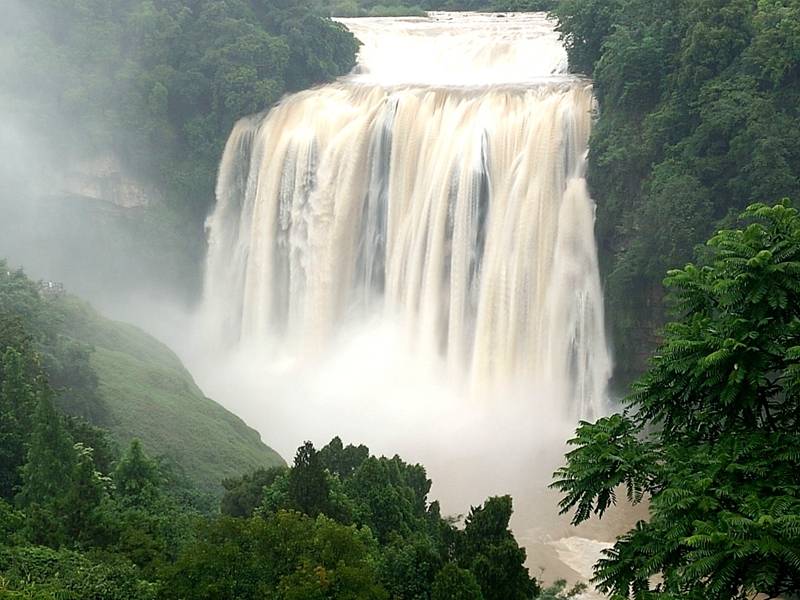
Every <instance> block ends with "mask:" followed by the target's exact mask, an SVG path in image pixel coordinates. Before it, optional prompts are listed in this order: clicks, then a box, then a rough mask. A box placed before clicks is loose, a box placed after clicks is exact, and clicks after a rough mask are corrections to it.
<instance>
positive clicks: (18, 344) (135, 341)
mask: <svg viewBox="0 0 800 600" xmlns="http://www.w3.org/2000/svg"><path fill="white" fill-rule="evenodd" d="M9 346H12V347H13V348H14V352H16V353H22V354H23V356H22V358H20V359H18V360H22V361H23V362H24V365H22V364H20V365H18V366H16V367H14V369H15V370H16V371H15V372H17V371H18V372H19V373H22V374H23V375H24V376H25V377H26V379H25V380H24V381H26V382H29V383H25V385H28V386H31V385H32V386H33V387H32V388H30V389H28V391H26V392H24V393H23V392H22V391H21V390H17V391H15V392H14V394H13V397H14V398H15V400H14V402H17V403H20V404H19V406H18V407H17V408H14V409H13V410H12V409H11V408H5V407H9V406H11V405H10V404H8V402H7V401H6V400H4V398H5V397H6V396H3V391H2V387H0V432H2V427H3V419H6V418H7V419H11V420H14V421H15V420H19V419H22V421H21V423H23V424H24V423H25V422H27V421H26V419H29V417H26V416H25V415H26V414H27V413H28V409H24V410H23V407H25V406H28V407H29V408H30V411H32V410H33V404H31V402H32V400H31V399H30V398H28V400H24V399H25V398H26V397H28V396H30V395H31V394H33V395H36V393H37V392H36V389H38V388H37V387H36V386H37V385H40V384H36V383H35V382H36V381H37V380H36V378H33V379H31V377H29V375H30V374H32V373H34V372H39V373H40V374H41V376H42V377H45V376H46V378H47V380H48V381H52V378H53V376H54V374H55V378H56V381H58V382H60V386H61V387H60V388H59V389H57V390H56V393H55V395H54V400H55V404H56V405H57V407H58V408H59V409H61V410H63V411H66V412H67V413H68V414H70V415H73V416H85V417H86V418H87V419H88V420H89V421H90V423H91V424H88V423H86V422H85V421H84V420H82V419H80V420H74V419H72V420H69V421H68V422H67V429H68V430H69V432H70V433H71V435H72V437H73V438H74V441H76V442H81V443H83V444H84V445H85V446H87V447H91V448H93V450H94V461H95V464H96V465H97V466H98V468H99V469H100V470H101V471H102V472H104V473H109V472H110V470H111V462H112V461H114V460H115V459H116V458H117V450H116V448H115V444H116V443H118V444H121V445H124V446H127V445H128V444H130V442H131V441H132V440H133V439H134V438H136V439H140V440H141V441H142V443H143V445H144V446H145V447H146V448H149V449H150V451H151V452H153V453H154V454H157V455H160V456H163V457H165V458H166V460H167V461H168V462H170V463H172V464H173V466H175V467H177V468H178V469H181V470H182V471H183V473H184V474H185V477H184V478H185V479H188V480H189V481H190V483H189V484H188V487H190V488H191V489H193V490H195V491H202V492H204V493H212V494H214V495H217V496H218V495H219V494H220V493H221V491H222V490H221V486H220V480H221V479H223V478H224V477H229V476H232V475H236V474H238V473H240V472H242V471H244V470H247V469H248V468H254V467H256V466H260V465H265V466H277V465H283V464H284V463H283V460H282V459H281V458H280V457H279V456H278V455H277V454H276V453H275V452H274V451H273V450H272V449H270V448H268V447H267V446H265V445H264V444H263V442H262V441H261V438H260V436H259V435H258V433H257V432H255V431H254V430H252V429H250V428H248V427H247V426H246V425H245V424H244V423H243V422H242V421H241V419H239V418H238V417H236V416H235V415H233V414H231V413H230V412H228V411H226V410H225V409H223V408H222V407H221V406H219V405H218V404H216V403H214V402H213V401H212V400H210V399H208V398H206V397H205V395H204V394H203V393H202V391H201V390H200V389H199V388H198V387H197V385H196V384H195V382H194V380H193V379H192V377H191V375H190V374H189V373H188V372H187V371H186V369H185V367H184V366H183V364H181V362H180V360H179V359H178V357H177V356H175V354H174V353H173V352H172V351H170V350H169V349H168V348H167V347H166V346H164V345H163V344H161V343H160V342H158V341H156V340H155V339H153V338H152V337H150V336H149V335H147V334H145V333H144V332H142V331H141V330H139V329H137V328H136V327H133V326H131V325H126V324H123V323H117V322H114V321H110V320H108V319H105V318H103V317H102V316H100V315H99V314H98V313H97V312H95V311H94V310H93V309H92V308H91V307H90V306H89V305H87V304H85V303H83V302H81V301H79V300H77V299H76V298H73V297H71V296H68V295H55V296H54V295H49V294H44V293H40V290H39V286H38V285H37V284H36V283H34V282H32V281H31V280H29V279H28V278H27V277H26V276H25V274H24V273H23V272H22V271H12V270H10V269H9V268H8V267H7V265H6V263H5V262H4V261H2V260H0V348H3V349H5V348H7V347H9ZM76 347H79V348H82V349H83V350H85V352H84V351H81V352H74V351H73V350H74V348H76ZM4 353H5V350H2V351H0V361H2V360H5V359H2V356H4ZM9 356H10V355H9ZM9 360H10V358H9ZM15 360H17V359H15ZM9 368H10V367H9ZM3 369H4V367H3V366H2V364H0V386H2V385H5V386H6V387H7V388H8V386H12V385H17V384H14V383H13V381H18V380H19V377H17V379H16V380H15V379H8V380H7V381H6V377H5V375H3V372H4V371H3ZM37 369H38V371H37ZM71 370H75V371H78V372H89V373H91V376H87V377H81V378H77V377H74V378H66V377H64V376H63V373H64V372H69V371H71ZM4 381H5V382H6V383H3V382H4ZM9 389H10V388H9ZM26 394H27V396H26ZM86 398H89V399H90V401H87V402H84V401H83V400H82V399H86ZM15 406H16V405H15ZM92 425H94V426H101V427H105V428H106V431H107V432H109V433H110V434H111V436H110V438H109V436H107V435H105V434H104V433H102V432H100V431H98V430H97V429H96V427H95V428H92ZM19 431H20V432H22V433H20V434H19V435H21V436H22V437H21V438H19V439H17V440H16V441H14V442H13V443H12V441H13V440H11V438H9V439H8V443H9V444H10V445H9V446H8V448H9V449H8V450H7V451H8V452H12V453H13V452H16V453H17V458H16V459H13V460H9V461H8V462H6V461H3V462H2V463H0V465H2V466H0V480H2V481H6V480H7V481H8V483H4V484H3V486H4V487H3V488H0V490H2V489H7V490H11V489H12V488H13V486H14V485H19V483H20V482H19V479H18V476H17V475H15V473H16V471H14V468H12V465H14V464H16V465H17V466H21V465H22V462H23V460H22V458H21V457H22V456H23V455H24V451H23V450H22V448H23V445H24V444H26V443H27V440H26V438H25V435H27V434H26V433H25V432H29V431H30V427H22V428H21V429H19ZM5 448H6V446H5V445H0V452H4V451H6V450H5ZM20 452H22V453H23V454H20ZM7 466H8V468H9V469H10V471H8V472H6V471H5V469H6V467H7ZM6 473H8V474H7V475H6ZM165 475H166V474H165ZM15 477H16V479H15ZM184 487H186V486H184ZM0 493H2V495H4V497H6V498H10V497H11V495H9V494H10V493H11V492H10V491H3V492H0Z"/></svg>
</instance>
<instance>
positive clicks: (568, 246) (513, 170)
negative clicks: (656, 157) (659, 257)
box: [205, 13, 610, 417]
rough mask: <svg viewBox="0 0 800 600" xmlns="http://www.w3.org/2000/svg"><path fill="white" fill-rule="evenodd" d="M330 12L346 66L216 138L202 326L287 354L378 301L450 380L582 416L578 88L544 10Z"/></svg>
mask: <svg viewBox="0 0 800 600" xmlns="http://www.w3.org/2000/svg"><path fill="white" fill-rule="evenodd" d="M343 22H344V23H345V24H346V25H347V26H348V27H350V28H352V30H353V31H354V32H355V33H356V34H357V35H358V37H359V38H360V39H361V40H362V41H363V42H364V46H363V47H362V49H361V53H360V56H359V60H360V63H359V68H358V69H357V73H356V74H354V75H353V76H351V77H349V78H346V79H344V80H342V81H340V82H337V83H335V84H332V85H328V86H325V87H322V88H318V89H314V90H310V91H307V92H303V93H300V94H296V95H294V96H291V97H289V98H286V99H285V100H284V101H283V102H281V103H280V104H279V105H278V106H276V107H275V108H273V109H272V110H270V111H269V112H268V113H267V114H266V115H261V116H255V117H250V118H247V119H243V120H242V121H240V122H239V123H238V124H237V125H236V127H235V128H234V131H233V132H232V134H231V136H230V139H229V141H228V144H227V147H226V149H225V153H224V156H223V159H222V163H221V166H220V174H219V180H218V186H217V200H218V201H217V206H216V210H215V211H214V213H213V214H212V215H211V217H210V218H209V222H208V229H209V242H210V248H209V255H208V267H207V277H206V289H205V308H206V314H207V316H208V318H209V320H210V322H211V323H212V329H213V330H214V331H215V335H216V336H218V339H221V340H225V342H226V343H227V344H228V345H231V346H236V345H239V344H242V343H247V344H248V346H249V347H260V348H263V347H265V346H267V347H269V348H272V349H273V350H274V351H275V352H276V353H279V354H281V355H283V356H288V357H293V358H294V359H298V360H305V359H306V358H308V357H309V356H310V355H312V354H318V353H320V352H322V353H325V352H328V351H331V348H332V346H331V344H332V343H333V341H334V340H335V339H336V335H337V334H339V333H341V331H342V329H343V327H344V325H345V324H346V325H347V326H353V325H355V326H358V325H359V323H363V322H364V320H365V319H367V318H370V319H371V318H374V315H375V314H376V313H377V314H379V315H383V316H384V317H385V319H386V320H387V321H390V322H393V323H400V327H401V328H402V329H403V330H404V331H405V332H406V333H407V335H406V337H405V339H404V340H403V341H402V342H399V343H402V344H406V346H407V349H408V351H409V352H412V353H429V354H437V353H438V354H440V355H441V356H442V357H444V359H445V362H446V369H447V372H448V373H449V374H450V376H451V382H456V383H458V385H459V391H460V392H461V393H463V394H465V395H466V394H468V395H470V396H471V397H473V398H479V399H484V398H486V397H488V396H489V395H493V396H495V399H494V400H493V402H498V401H500V400H498V399H497V398H496V396H497V395H499V394H507V393H510V390H512V389H513V390H519V389H522V388H525V387H528V388H530V389H531V390H534V391H535V393H531V395H530V397H531V401H535V398H536V397H539V398H540V400H539V401H542V400H541V397H542V396H543V395H546V396H548V397H549V399H550V400H551V401H552V400H553V399H556V404H557V405H558V406H559V407H560V408H561V410H563V412H564V414H565V415H568V416H575V417H578V416H579V417H592V416H594V415H597V414H599V413H600V412H602V410H603V403H604V400H605V386H606V383H607V380H608V376H609V372H610V360H609V356H608V352H607V346H606V340H605V336H604V324H603V308H602V293H601V289H600V283H599V277H598V269H597V259H596V249H595V240H594V236H593V222H594V206H593V203H592V201H591V199H590V198H589V196H588V194H587V189H586V184H585V181H584V178H583V177H584V169H585V154H586V144H587V139H588V135H589V129H590V125H591V111H592V104H593V98H592V93H591V88H590V87H589V86H588V85H587V84H586V83H585V82H583V81H580V80H576V79H573V78H571V77H569V76H567V75H565V74H564V73H563V65H564V62H565V61H564V51H563V49H562V48H561V46H560V45H559V44H558V40H557V38H556V37H555V34H554V33H553V31H552V25H551V24H550V23H549V22H548V21H547V20H546V19H544V17H543V16H541V15H515V16H510V17H506V18H498V17H494V16H491V15H490V16H485V15H466V16H464V15H459V16H454V15H450V14H446V13H440V14H438V15H436V16H435V18H433V19H355V20H343ZM412 82H414V83H413V84H412ZM454 86H457V87H454Z"/></svg>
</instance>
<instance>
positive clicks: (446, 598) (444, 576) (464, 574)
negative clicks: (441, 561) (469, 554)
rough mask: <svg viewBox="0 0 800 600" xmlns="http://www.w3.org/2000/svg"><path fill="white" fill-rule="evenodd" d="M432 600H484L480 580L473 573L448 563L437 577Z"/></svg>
mask: <svg viewBox="0 0 800 600" xmlns="http://www.w3.org/2000/svg"><path fill="white" fill-rule="evenodd" d="M431 600H483V596H482V595H481V588H480V586H479V585H478V580H477V579H475V575H473V574H472V572H471V571H467V570H466V569H461V568H459V567H458V565H456V564H455V563H447V564H446V565H445V566H444V568H443V569H442V570H441V571H439V573H438V575H436V580H435V581H434V582H433V588H432V591H431Z"/></svg>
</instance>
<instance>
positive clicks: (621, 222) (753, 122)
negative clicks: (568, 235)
mask: <svg viewBox="0 0 800 600" xmlns="http://www.w3.org/2000/svg"><path fill="white" fill-rule="evenodd" d="M554 13H555V15H556V16H557V18H558V22H559V24H558V29H559V31H560V32H561V34H562V36H563V38H564V41H565V43H566V45H567V50H568V53H569V60H570V65H571V67H572V69H573V70H575V71H577V72H580V73H585V74H587V75H590V76H591V77H592V78H593V80H594V85H595V93H596V95H597V99H598V101H599V105H600V110H599V119H598V122H597V124H596V127H595V129H594V132H593V135H592V140H591V144H590V146H591V148H590V157H589V158H590V166H589V183H590V187H591V191H592V194H593V196H594V198H595V199H596V201H597V204H598V239H599V243H600V253H601V265H602V269H603V272H604V277H605V290H606V295H607V301H606V304H607V307H608V315H609V323H611V327H612V329H613V332H612V333H613V336H612V337H613V341H614V345H615V348H616V350H617V354H618V360H617V363H618V372H619V373H620V375H621V377H622V379H623V380H629V379H630V378H631V377H632V376H635V375H636V374H637V373H640V372H641V371H642V369H643V368H644V362H645V360H644V359H645V358H646V356H647V355H648V354H649V352H650V351H651V350H652V349H653V348H654V347H655V344H656V343H657V337H656V332H657V331H658V328H659V327H660V325H661V324H662V323H663V318H664V311H663V308H664V304H663V288H662V286H661V281H660V279H661V273H663V272H665V271H666V270H667V269H668V268H670V267H671V266H672V265H676V264H683V263H685V262H686V261H688V260H689V259H690V258H691V256H692V252H693V247H694V246H695V245H697V244H701V243H702V242H703V240H705V239H707V238H708V237H709V236H710V235H711V234H712V233H713V232H714V231H715V230H716V229H718V228H720V227H722V226H725V225H726V223H730V222H731V221H732V219H733V217H734V216H735V215H736V214H737V213H738V212H739V211H740V210H742V209H743V208H744V207H745V206H747V205H748V204H750V203H752V202H758V201H764V200H769V199H775V198H782V197H792V198H796V197H798V195H799V194H800V175H799V174H800V146H798V144H797V143H796V142H797V139H798V138H800V112H798V111H799V110H800V108H799V107H800V51H798V49H799V48H800V26H799V25H798V23H800V3H798V2H797V1H796V0H760V1H758V2H754V1H751V0H693V1H691V2H686V1H683V0H668V1H664V2H652V1H651V0H562V1H561V2H559V3H558V5H557V6H556V8H555V9H554Z"/></svg>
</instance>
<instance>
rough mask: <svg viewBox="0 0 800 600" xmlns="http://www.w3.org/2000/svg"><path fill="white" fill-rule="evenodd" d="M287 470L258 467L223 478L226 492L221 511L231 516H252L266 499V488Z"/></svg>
mask: <svg viewBox="0 0 800 600" xmlns="http://www.w3.org/2000/svg"><path fill="white" fill-rule="evenodd" d="M285 471H286V470H285V469H284V468H282V467H273V468H271V469H256V470H255V471H253V472H252V473H247V474H245V475H242V476H241V477H230V478H228V479H223V480H222V487H224V488H225V494H224V495H223V496H222V501H221V503H220V511H221V512H222V514H223V515H228V516H229V517H252V516H253V512H254V511H255V509H256V508H258V507H259V506H260V505H261V504H262V503H263V501H264V488H266V487H268V486H271V485H272V484H273V483H275V479H276V478H277V477H278V476H279V475H281V474H283V473H285Z"/></svg>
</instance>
